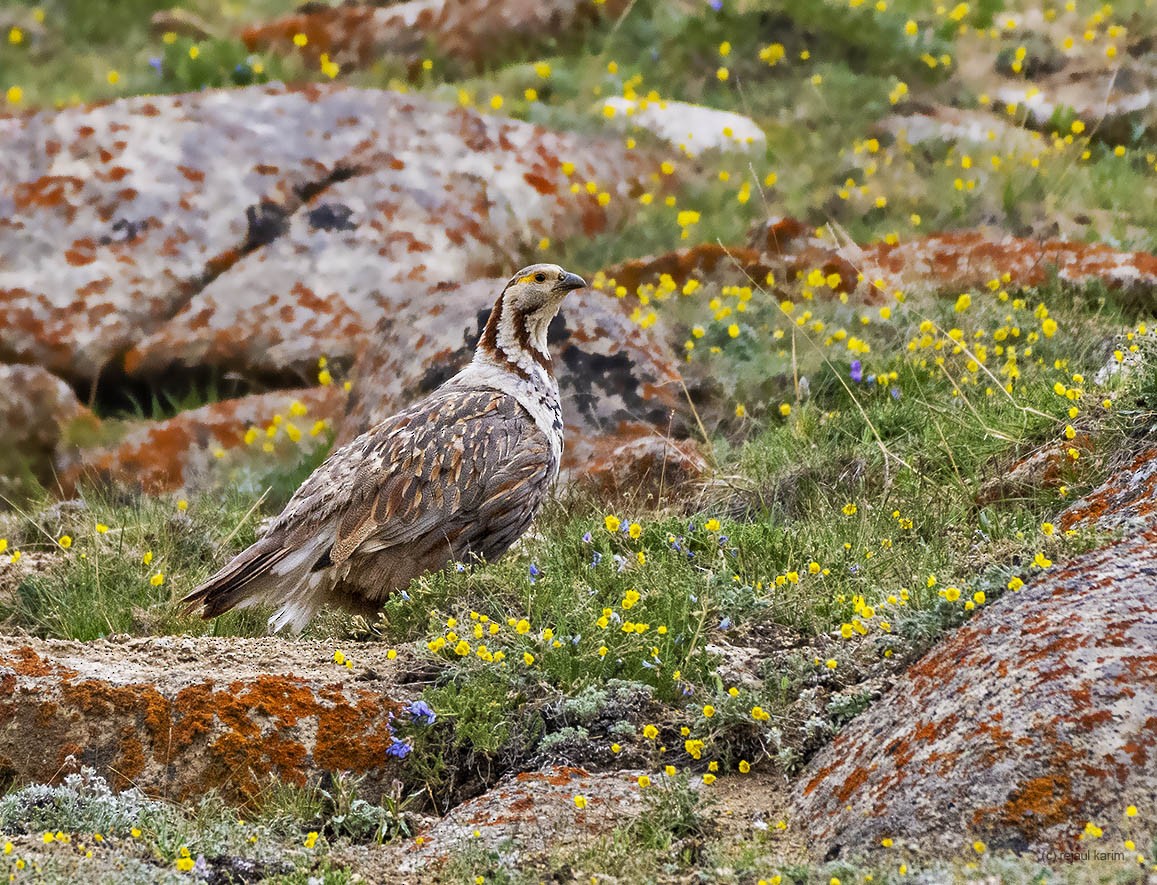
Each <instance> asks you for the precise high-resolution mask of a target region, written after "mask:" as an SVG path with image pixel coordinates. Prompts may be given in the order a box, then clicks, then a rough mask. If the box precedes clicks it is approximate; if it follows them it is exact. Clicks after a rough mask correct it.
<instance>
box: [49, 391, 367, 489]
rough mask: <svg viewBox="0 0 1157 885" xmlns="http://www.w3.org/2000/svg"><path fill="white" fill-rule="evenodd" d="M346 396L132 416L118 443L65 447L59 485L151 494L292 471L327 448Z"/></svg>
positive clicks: (264, 398)
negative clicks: (105, 485)
mask: <svg viewBox="0 0 1157 885" xmlns="http://www.w3.org/2000/svg"><path fill="white" fill-rule="evenodd" d="M345 402H346V394H345V391H343V390H342V389H341V388H340V387H335V386H332V385H331V386H328V387H311V388H305V389H302V390H289V391H277V392H275V393H266V394H257V395H253V396H246V397H239V398H236V399H227V400H222V401H220V402H216V403H211V404H209V405H206V406H202V407H201V408H198V409H190V410H189V411H186V412H181V413H180V414H178V415H175V416H174V417H172V418H169V419H167V420H164V421H144V420H142V421H133V422H128V423H127V424H126V425H125V426H122V427H120V428H118V430H117V431H114V432H119V434H120V435H119V436H118V438H117V439H116V440H115V441H110V442H104V443H97V444H95V445H89V446H86V447H84V448H77V447H71V448H68V449H66V450H65V451H64V452H62V454H61V455H60V456H59V457H58V459H57V463H58V465H59V467H60V484H61V487H62V488H63V489H64V491H65V492H66V493H73V492H75V491H76V489H77V486H78V485H80V484H81V483H82V482H84V481H87V482H94V481H95V482H114V483H116V484H117V485H119V486H121V487H127V488H133V489H140V490H142V491H145V492H150V493H157V492H168V491H174V490H176V489H183V488H193V487H198V486H202V485H205V484H207V483H210V482H214V481H215V482H217V483H218V484H222V483H223V482H224V481H225V480H226V477H230V478H231V484H232V485H234V486H235V487H237V486H244V485H245V481H246V476H245V472H246V471H252V470H254V469H260V468H262V467H264V468H265V469H266V470H268V469H269V468H270V467H275V466H280V467H282V468H283V469H287V470H289V469H292V468H293V467H294V466H295V465H297V464H299V463H301V462H302V461H303V460H305V459H308V458H309V457H311V456H314V455H316V454H317V452H318V451H319V450H320V449H323V448H328V446H329V444H330V441H331V440H332V438H333V426H334V423H335V418H338V417H340V415H341V413H342V412H343V410H344V408H345ZM108 431H109V428H108V425H107V423H106V433H107V432H108Z"/></svg>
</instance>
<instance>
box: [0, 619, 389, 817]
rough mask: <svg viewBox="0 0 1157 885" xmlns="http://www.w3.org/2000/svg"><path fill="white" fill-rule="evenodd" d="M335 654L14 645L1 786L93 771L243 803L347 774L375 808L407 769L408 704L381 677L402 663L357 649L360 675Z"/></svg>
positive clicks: (6, 667)
mask: <svg viewBox="0 0 1157 885" xmlns="http://www.w3.org/2000/svg"><path fill="white" fill-rule="evenodd" d="M333 651H334V650H333V647H332V645H329V644H326V643H322V642H301V641H293V642H290V641H286V640H280V639H273V638H269V639H235V638H234V639H213V638H207V637H200V638H192V637H162V638H151V639H134V640H128V641H125V642H115V641H106V640H101V641H97V642H89V643H80V642H66V641H59V640H44V641H42V640H33V639H24V638H20V637H4V638H2V639H0V722H2V723H3V726H2V727H0V779H3V780H4V781H5V782H6V783H7V782H11V781H17V782H40V783H52V782H55V781H57V780H59V779H60V778H61V777H62V776H64V775H65V774H68V773H69V772H70V771H72V770H79V768H80V767H81V766H87V767H89V768H92V769H94V770H95V772H96V774H99V775H100V776H102V777H104V778H105V779H106V780H108V782H109V784H110V785H112V786H113V787H114V788H115V789H124V788H126V787H128V786H136V787H139V788H141V789H142V790H144V791H145V792H147V793H150V794H152V795H159V796H165V797H167V798H169V799H172V800H173V801H177V802H180V801H185V800H189V799H195V798H197V797H199V796H203V795H205V793H207V792H208V791H210V790H215V791H218V792H219V793H220V795H221V796H222V797H223V798H225V799H226V801H230V802H237V803H240V802H244V801H246V800H250V799H254V798H256V797H257V796H258V795H259V794H260V792H261V791H262V790H263V789H266V788H268V785H269V783H270V781H272V780H274V779H276V780H278V781H280V782H284V783H293V784H298V785H304V784H305V783H306V782H307V781H315V780H316V779H318V778H321V777H323V776H325V775H326V774H327V773H331V772H334V771H349V772H354V773H357V774H361V775H364V776H365V782H364V784H363V786H362V790H363V791H364V792H365V794H366V795H367V796H368V797H369V798H370V799H371V800H372V799H373V798H374V797H375V796H376V795H381V794H382V793H383V792H387V791H388V790H389V789H390V786H391V781H392V779H393V778H394V777H396V776H397V774H398V771H399V769H398V763H397V760H396V759H394V758H393V757H391V756H389V755H388V754H387V752H386V751H387V750H388V749H389V747H390V744H391V741H392V738H391V733H390V727H389V720H390V716H391V714H393V713H397V712H398V710H399V709H400V706H399V701H398V697H397V691H396V689H395V686H394V685H392V684H391V683H390V682H389V681H387V679H386V677H383V676H382V675H381V674H382V673H387V674H388V673H390V672H392V671H394V670H396V668H397V667H398V666H399V665H400V663H401V660H400V659H398V660H394V661H390V660H387V657H386V649H385V648H384V647H378V646H371V645H359V647H358V650H357V654H356V658H357V663H358V665H359V666H358V668H357V670H356V671H355V670H349V669H347V668H346V667H344V666H339V665H338V664H336V663H335V662H334V660H333Z"/></svg>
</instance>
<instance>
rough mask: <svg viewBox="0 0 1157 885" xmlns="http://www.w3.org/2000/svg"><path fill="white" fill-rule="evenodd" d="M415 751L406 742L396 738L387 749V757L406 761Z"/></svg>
mask: <svg viewBox="0 0 1157 885" xmlns="http://www.w3.org/2000/svg"><path fill="white" fill-rule="evenodd" d="M413 749H414V748H413V747H411V746H410V745H409V744H408V743H407V742H406V741H402V740H398V739H397V738H394V740H393V743H391V744H390V746H389V747H387V748H386V755H387V756H393V757H394V758H395V759H405V758H406V757H407V756H409V755H410V752H411V751H412V750H413Z"/></svg>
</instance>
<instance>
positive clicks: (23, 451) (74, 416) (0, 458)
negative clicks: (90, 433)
mask: <svg viewBox="0 0 1157 885" xmlns="http://www.w3.org/2000/svg"><path fill="white" fill-rule="evenodd" d="M78 421H84V422H85V423H88V424H95V423H96V419H95V418H94V417H93V416H92V414H91V413H90V412H89V411H88V409H86V408H85V407H84V406H82V405H81V404H80V402H79V401H78V400H77V398H76V394H75V393H74V392H73V390H72V388H71V387H69V386H68V385H67V384H65V383H64V382H63V381H61V380H60V379H59V378H57V377H56V376H55V375H53V374H51V373H50V372H48V371H46V370H44V369H41V368H38V367H36V366H25V365H15V366H5V365H0V477H15V476H20V475H22V474H24V473H27V472H30V473H31V474H33V475H36V476H39V477H40V478H41V479H47V478H48V477H47V473H46V471H47V469H48V468H50V467H51V464H52V457H53V455H54V454H55V452H56V449H57V446H58V445H59V443H60V440H61V438H62V436H64V435H65V433H66V431H67V430H68V429H69V428H70V426H71V425H73V424H74V423H75V422H78Z"/></svg>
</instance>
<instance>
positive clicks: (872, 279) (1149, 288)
mask: <svg viewBox="0 0 1157 885" xmlns="http://www.w3.org/2000/svg"><path fill="white" fill-rule="evenodd" d="M837 233H838V234H839V235H840V237H841V239H842V240H843V242H842V243H840V244H834V243H833V242H832V240H831V238H826V237H825V238H823V239H820V238H817V237H815V236H814V234H813V232H812V230H811V229H810V228H807V227H806V226H805V225H803V224H802V223H801V222H799V221H797V220H796V219H793V218H774V219H770V220H769V221H767V222H765V223H764V224H762V225H760V226H759V227H757V228H756V229H755V231H754V232H753V233H752V237H751V245H752V246H753V247H754V248H755V249H758V250H759V251H760V252H761V253H762V254H761V255H760V256H759V258H758V259H752V257H751V256H750V254H749V253H742V252H740V251H733V254H735V255H737V256H741V257H742V262H743V264H744V266H745V267H746V270H747V273H748V275H750V276H752V277H755V274H756V273H758V272H759V271H760V270H762V269H763V268H764V267H770V268H771V269H772V270H773V271H775V273H776V279H777V281H780V282H781V283H783V284H786V285H790V284H791V283H792V281H793V279H794V277H795V276H796V275H797V274H798V273H799V272H801V271H802V272H803V273H804V274H806V273H808V272H809V271H811V270H812V269H816V268H818V269H820V270H822V271H823V272H824V274H825V275H826V274H829V273H833V272H835V273H839V274H840V280H841V282H840V285H839V286H837V287H836V291H847V292H852V291H854V292H855V293H856V296H857V297H858V298H861V299H863V300H864V301H865V302H866V303H872V302H873V301H879V300H882V299H884V298H886V297H890V296H891V292H892V291H893V290H894V289H901V290H903V291H905V292H925V293H940V294H945V295H951V296H952V297H956V296H957V295H958V294H959V293H960V292H964V291H967V290H968V289H976V288H980V287H984V286H985V285H986V284H988V283H989V282H990V281H992V280H994V279H999V280H1001V285H1003V286H1005V287H1010V286H1011V287H1017V286H1021V287H1027V286H1040V285H1042V284H1044V283H1046V282H1048V281H1049V280H1050V279H1052V278H1053V276H1054V275H1055V277H1056V278H1057V279H1058V280H1060V281H1061V282H1064V283H1069V284H1072V285H1083V284H1087V283H1091V282H1100V283H1103V284H1104V285H1106V286H1108V287H1109V288H1111V289H1116V290H1117V291H1118V292H1120V293H1123V294H1125V295H1129V296H1132V298H1133V299H1136V300H1144V299H1147V298H1151V297H1152V294H1153V292H1154V290H1155V289H1157V255H1152V254H1150V253H1148V252H1119V251H1117V250H1115V249H1113V248H1112V247H1111V246H1106V245H1103V244H1100V243H1079V242H1071V241H1068V240H1057V239H1050V240H1035V239H1026V238H1022V237H1014V236H1010V235H1008V234H1004V233H1002V232H1000V231H995V230H974V231H964V232H960V233H945V234H934V235H932V236H928V237H917V238H915V239H911V240H906V241H903V242H899V243H895V244H888V243H885V242H877V243H869V244H867V245H863V246H860V245H857V244H856V243H853V242H852V241H851V240H850V239H848V238H847V237H846V235H844V234H843V232H842V231H837ZM858 274H862V277H858ZM755 278H756V279H758V277H755ZM857 279H858V282H857Z"/></svg>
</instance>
